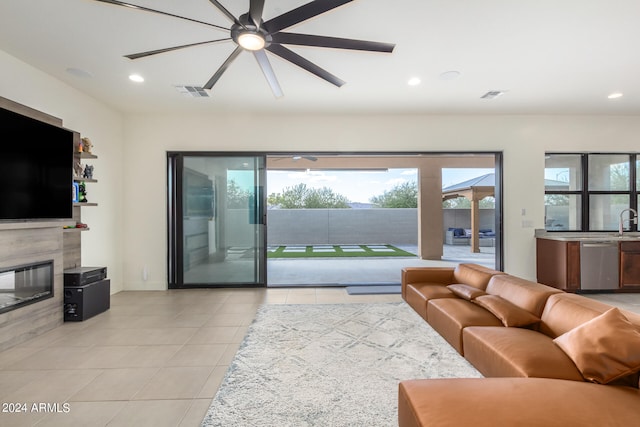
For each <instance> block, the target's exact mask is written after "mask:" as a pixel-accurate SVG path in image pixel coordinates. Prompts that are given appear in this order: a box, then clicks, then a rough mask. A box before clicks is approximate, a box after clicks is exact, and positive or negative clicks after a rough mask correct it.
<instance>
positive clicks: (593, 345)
mask: <svg viewBox="0 0 640 427" xmlns="http://www.w3.org/2000/svg"><path fill="white" fill-rule="evenodd" d="M553 342H555V343H556V344H557V345H558V346H559V347H560V348H561V349H562V350H563V351H564V352H565V353H566V354H567V355H568V356H569V357H570V358H571V360H573V362H574V363H575V364H576V366H577V367H578V369H580V372H582V375H583V376H584V377H585V379H587V380H589V381H592V382H595V383H600V384H607V383H609V382H611V381H614V380H616V379H618V378H621V377H625V376H627V375H630V374H633V373H635V372H637V371H638V370H640V332H638V330H637V329H636V327H635V326H634V325H633V324H631V322H629V320H628V319H627V318H626V317H625V316H624V315H623V314H622V313H621V312H620V310H619V309H617V308H612V309H610V310H608V311H606V312H605V313H603V314H601V315H600V316H597V317H595V318H593V319H591V320H589V321H588V322H586V323H583V324H582V325H580V326H578V327H577V328H575V329H572V330H570V331H569V332H566V333H564V334H562V335H560V336H559V337H557V338H555V339H554V340H553Z"/></svg>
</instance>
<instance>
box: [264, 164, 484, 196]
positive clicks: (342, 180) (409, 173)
mask: <svg viewBox="0 0 640 427" xmlns="http://www.w3.org/2000/svg"><path fill="white" fill-rule="evenodd" d="M492 172H494V170H493V169H443V170H442V186H443V187H448V186H450V185H452V184H457V183H459V182H463V181H466V180H468V179H472V178H475V177H478V176H481V175H484V174H487V173H492ZM417 175H418V170H417V169H389V170H388V171H329V170H322V171H306V172H302V171H301V172H297V171H296V172H293V171H278V170H272V171H271V170H270V171H267V195H269V194H272V193H282V192H283V190H284V189H285V188H286V187H293V186H295V185H298V184H301V183H302V184H306V185H307V186H308V187H311V188H322V187H329V188H331V189H332V190H333V191H334V192H335V193H338V194H341V195H343V196H345V197H346V198H347V199H349V201H350V202H359V203H368V202H369V199H370V198H371V197H373V196H379V195H382V194H383V193H384V192H385V191H389V190H392V189H393V188H394V187H396V186H397V185H399V184H402V183H405V182H415V181H416V180H417Z"/></svg>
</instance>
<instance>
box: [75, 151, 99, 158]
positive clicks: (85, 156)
mask: <svg viewBox="0 0 640 427" xmlns="http://www.w3.org/2000/svg"><path fill="white" fill-rule="evenodd" d="M76 156H78V157H80V158H81V159H97V158H98V156H96V155H95V154H91V153H85V152H84V151H83V152H82V153H76Z"/></svg>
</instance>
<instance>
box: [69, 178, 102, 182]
mask: <svg viewBox="0 0 640 427" xmlns="http://www.w3.org/2000/svg"><path fill="white" fill-rule="evenodd" d="M73 180H74V181H76V182H98V180H97V179H93V178H91V179H87V178H73Z"/></svg>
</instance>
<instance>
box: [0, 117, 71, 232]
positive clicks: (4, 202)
mask: <svg viewBox="0 0 640 427" xmlns="http://www.w3.org/2000/svg"><path fill="white" fill-rule="evenodd" d="M72 182H73V132H72V131H70V130H68V129H64V128H61V127H58V126H54V125H51V124H48V123H45V122H41V121H39V120H35V119H32V118H30V117H27V116H24V115H22V114H18V113H15V112H13V111H9V110H6V109H3V108H0V221H22V220H43V219H69V218H71V217H72V216H73V194H72Z"/></svg>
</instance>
